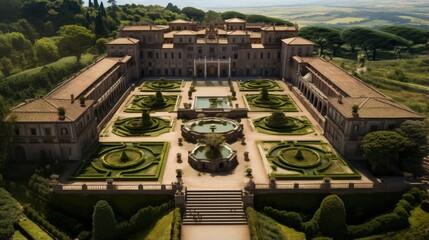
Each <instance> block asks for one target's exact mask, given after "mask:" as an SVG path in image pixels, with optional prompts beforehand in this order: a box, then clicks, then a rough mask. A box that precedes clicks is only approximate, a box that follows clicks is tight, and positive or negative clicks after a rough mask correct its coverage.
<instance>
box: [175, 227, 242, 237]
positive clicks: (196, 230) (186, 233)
mask: <svg viewBox="0 0 429 240" xmlns="http://www.w3.org/2000/svg"><path fill="white" fill-rule="evenodd" d="M249 239H250V233H249V228H248V227H247V225H233V226H227V225H217V226H213V225H198V226H196V225H183V226H182V240H249Z"/></svg>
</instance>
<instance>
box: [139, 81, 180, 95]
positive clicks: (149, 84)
mask: <svg viewBox="0 0 429 240" xmlns="http://www.w3.org/2000/svg"><path fill="white" fill-rule="evenodd" d="M184 85H185V82H184V81H183V80H166V79H164V78H161V79H159V80H155V81H145V82H143V83H142V84H141V86H140V87H139V90H140V91H141V92H156V91H162V92H181V91H182V88H183V87H184Z"/></svg>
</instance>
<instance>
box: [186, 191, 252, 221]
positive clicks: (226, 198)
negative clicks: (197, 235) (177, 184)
mask: <svg viewBox="0 0 429 240" xmlns="http://www.w3.org/2000/svg"><path fill="white" fill-rule="evenodd" d="M183 224H185V225H238V224H247V220H246V215H245V213H244V211H243V200H242V193H241V190H188V191H186V211H185V214H184V215H183Z"/></svg>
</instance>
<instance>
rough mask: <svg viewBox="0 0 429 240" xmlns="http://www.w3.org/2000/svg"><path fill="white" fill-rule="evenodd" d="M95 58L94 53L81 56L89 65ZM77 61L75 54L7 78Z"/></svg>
mask: <svg viewBox="0 0 429 240" xmlns="http://www.w3.org/2000/svg"><path fill="white" fill-rule="evenodd" d="M93 59H94V55H92V54H89V53H86V54H83V55H82V58H81V60H80V61H81V62H82V63H83V64H85V65H88V64H89V63H91V62H92V61H93ZM75 62H76V57H74V56H69V57H63V58H60V59H59V60H58V61H56V62H53V63H49V64H46V65H44V66H40V67H36V68H32V69H28V70H25V71H22V72H20V73H17V74H14V75H12V76H9V77H7V78H6V79H13V78H15V77H21V76H22V75H27V76H29V75H33V74H36V73H38V72H40V70H42V68H43V67H60V68H63V67H64V66H67V65H69V64H73V63H75Z"/></svg>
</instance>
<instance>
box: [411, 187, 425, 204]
mask: <svg viewBox="0 0 429 240" xmlns="http://www.w3.org/2000/svg"><path fill="white" fill-rule="evenodd" d="M408 193H409V194H411V195H413V197H414V199H415V201H416V204H417V205H418V204H420V203H421V202H422V201H423V200H425V199H427V198H428V193H427V192H426V191H424V190H420V189H418V188H415V187H414V188H411V190H410V191H408Z"/></svg>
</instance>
